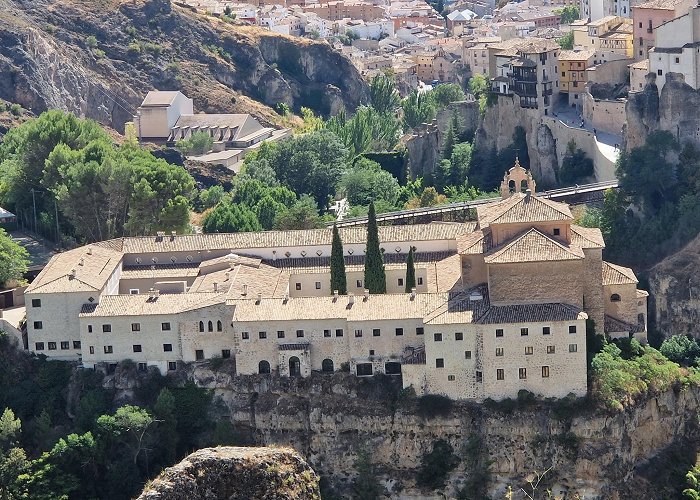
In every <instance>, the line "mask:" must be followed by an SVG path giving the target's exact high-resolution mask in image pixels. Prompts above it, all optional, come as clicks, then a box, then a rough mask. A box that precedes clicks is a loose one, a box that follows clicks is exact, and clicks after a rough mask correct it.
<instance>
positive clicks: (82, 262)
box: [78, 257, 85, 266]
mask: <svg viewBox="0 0 700 500" xmlns="http://www.w3.org/2000/svg"><path fill="white" fill-rule="evenodd" d="M83 264H85V259H83V258H82V257H80V260H79V261H78V265H79V266H82V265H83Z"/></svg>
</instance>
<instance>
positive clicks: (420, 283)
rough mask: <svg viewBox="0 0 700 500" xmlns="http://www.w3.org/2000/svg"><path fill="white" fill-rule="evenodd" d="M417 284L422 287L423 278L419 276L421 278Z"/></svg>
mask: <svg viewBox="0 0 700 500" xmlns="http://www.w3.org/2000/svg"><path fill="white" fill-rule="evenodd" d="M417 283H418V284H419V285H422V284H423V278H422V277H420V276H419V277H418V281H417Z"/></svg>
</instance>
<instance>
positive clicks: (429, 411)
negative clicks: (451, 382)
mask: <svg viewBox="0 0 700 500" xmlns="http://www.w3.org/2000/svg"><path fill="white" fill-rule="evenodd" d="M450 410H452V400H451V399H450V398H448V397H447V396H442V395H440V394H426V395H424V396H421V397H419V398H418V414H419V415H421V416H422V417H424V418H430V417H436V416H445V415H447V414H448V413H450Z"/></svg>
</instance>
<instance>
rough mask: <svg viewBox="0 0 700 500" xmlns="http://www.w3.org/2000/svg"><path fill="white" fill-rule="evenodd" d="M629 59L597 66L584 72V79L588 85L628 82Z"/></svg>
mask: <svg viewBox="0 0 700 500" xmlns="http://www.w3.org/2000/svg"><path fill="white" fill-rule="evenodd" d="M631 62H632V60H631V59H619V60H617V61H608V62H604V63H602V64H597V65H595V66H593V67H591V68H588V69H587V70H586V77H587V81H588V82H589V83H599V84H611V85H617V84H619V83H620V82H625V81H627V80H628V78H627V73H628V71H629V70H628V66H629V64H630V63H631Z"/></svg>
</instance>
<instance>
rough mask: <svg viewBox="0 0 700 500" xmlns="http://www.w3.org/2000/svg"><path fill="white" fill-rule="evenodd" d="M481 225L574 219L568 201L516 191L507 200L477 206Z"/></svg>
mask: <svg viewBox="0 0 700 500" xmlns="http://www.w3.org/2000/svg"><path fill="white" fill-rule="evenodd" d="M476 215H477V219H478V221H479V227H480V228H482V229H483V228H485V227H488V226H489V225H490V224H509V223H532V222H547V221H560V220H573V218H574V217H573V215H571V210H570V209H569V206H568V205H567V204H566V203H558V202H556V201H551V200H548V199H547V198H540V197H538V196H534V195H532V194H528V193H515V194H513V195H511V196H510V197H508V198H506V199H505V200H501V201H498V202H496V203H489V204H487V205H479V206H477V207H476Z"/></svg>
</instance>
